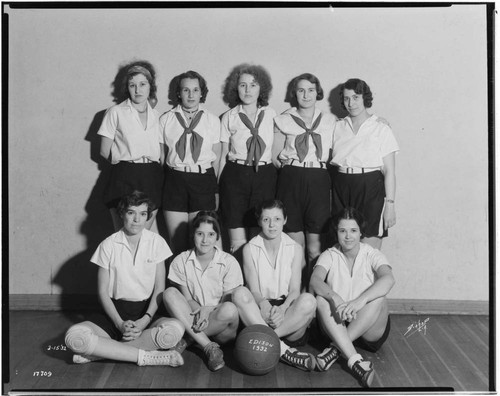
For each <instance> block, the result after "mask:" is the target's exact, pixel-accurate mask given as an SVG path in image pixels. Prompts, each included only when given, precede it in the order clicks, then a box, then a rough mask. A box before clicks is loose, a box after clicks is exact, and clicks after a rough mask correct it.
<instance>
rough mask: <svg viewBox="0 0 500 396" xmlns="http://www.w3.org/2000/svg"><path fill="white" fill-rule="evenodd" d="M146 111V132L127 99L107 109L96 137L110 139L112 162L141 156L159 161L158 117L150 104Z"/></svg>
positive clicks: (115, 162) (131, 159) (130, 159)
mask: <svg viewBox="0 0 500 396" xmlns="http://www.w3.org/2000/svg"><path fill="white" fill-rule="evenodd" d="M147 108H148V111H147V114H148V117H147V126H146V129H144V126H143V125H142V122H141V120H140V118H139V112H138V111H137V110H136V109H135V108H134V107H133V106H132V102H131V101H130V99H127V100H125V101H123V102H121V103H120V104H117V105H115V106H112V107H110V108H109V109H108V110H106V113H105V114H104V119H103V120H102V124H101V127H100V128H99V131H98V132H97V134H98V135H101V136H105V137H107V138H109V139H111V140H113V144H112V146H111V163H113V164H117V163H118V162H120V161H134V160H139V159H141V158H143V157H145V158H148V159H149V160H151V161H154V162H160V144H159V136H160V124H159V120H158V119H159V114H158V112H157V111H156V110H155V109H153V108H152V107H151V105H150V104H149V102H147Z"/></svg>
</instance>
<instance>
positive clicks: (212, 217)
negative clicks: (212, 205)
mask: <svg viewBox="0 0 500 396" xmlns="http://www.w3.org/2000/svg"><path fill="white" fill-rule="evenodd" d="M202 223H207V224H212V227H213V229H214V231H215V233H216V234H217V240H219V239H220V236H221V230H220V223H219V217H218V216H217V213H216V212H215V211H213V210H200V211H199V212H198V213H197V214H196V216H195V218H194V219H193V225H192V228H191V230H192V231H191V232H192V238H194V233H195V232H196V230H197V229H198V227H199V226H200V224H202Z"/></svg>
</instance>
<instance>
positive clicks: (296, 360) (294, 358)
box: [287, 352, 309, 367]
mask: <svg viewBox="0 0 500 396" xmlns="http://www.w3.org/2000/svg"><path fill="white" fill-rule="evenodd" d="M287 359H288V361H289V362H291V363H293V364H295V365H300V366H304V367H307V363H306V362H307V360H308V359H309V356H301V355H300V354H299V353H297V352H290V353H288V354H287Z"/></svg>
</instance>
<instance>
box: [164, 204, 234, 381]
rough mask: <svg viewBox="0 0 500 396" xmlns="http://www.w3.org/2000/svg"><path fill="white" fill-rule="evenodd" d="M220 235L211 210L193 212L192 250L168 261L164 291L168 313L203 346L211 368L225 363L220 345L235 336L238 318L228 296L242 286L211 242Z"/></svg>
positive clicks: (231, 261)
mask: <svg viewBox="0 0 500 396" xmlns="http://www.w3.org/2000/svg"><path fill="white" fill-rule="evenodd" d="M220 235H221V230H220V226H219V222H218V220H217V215H216V214H215V212H210V211H208V212H207V211H200V212H198V214H197V215H196V217H195V218H194V220H193V240H194V248H193V249H190V250H187V251H185V252H183V253H181V254H179V255H178V256H177V257H176V258H175V259H174V260H173V261H172V264H171V265H170V271H169V274H168V278H169V279H170V281H172V282H173V283H174V284H175V287H170V288H168V289H167V290H165V292H164V293H163V301H164V303H165V306H166V307H167V310H168V312H169V313H170V314H171V315H172V316H173V317H174V318H177V319H179V320H180V321H181V322H182V324H183V325H184V327H185V328H186V333H187V334H188V335H189V337H190V340H194V342H196V344H197V345H199V346H200V347H201V348H202V349H203V352H204V353H205V355H206V357H207V365H208V368H209V369H210V370H211V371H217V370H220V369H221V368H222V367H224V365H225V363H224V355H223V352H222V350H221V349H220V346H219V344H224V343H226V342H229V341H231V340H233V339H234V338H236V331H237V330H238V324H239V316H238V309H237V308H236V306H235V305H234V304H233V303H232V302H231V297H232V293H233V291H234V290H235V289H236V288H238V287H239V286H242V284H243V275H242V273H241V268H240V266H239V264H238V262H237V261H236V259H235V258H234V257H233V256H231V255H230V254H228V253H225V252H223V251H222V250H221V249H219V247H218V246H217V244H216V243H217V241H218V240H219V238H220ZM185 345H186V344H185Z"/></svg>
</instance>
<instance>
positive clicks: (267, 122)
mask: <svg viewBox="0 0 500 396" xmlns="http://www.w3.org/2000/svg"><path fill="white" fill-rule="evenodd" d="M262 111H265V114H264V119H263V120H262V123H261V124H260V127H259V136H260V137H261V138H262V139H263V140H264V143H265V144H266V149H265V150H264V153H263V154H262V157H261V158H260V160H261V161H265V162H268V163H270V162H271V159H272V153H271V150H272V147H273V139H274V135H273V133H274V124H273V119H274V117H276V112H275V111H274V110H273V109H272V108H270V107H267V106H264V107H260V108H258V109H257V114H256V115H255V120H250V121H251V122H252V124H253V125H255V122H256V120H257V118H258V116H259V114H260V112H262ZM240 112H241V113H244V112H243V110H242V107H241V105H238V106H236V107H234V108H232V109H231V110H228V111H226V112H225V113H224V114H223V115H222V121H221V134H220V140H221V142H224V143H229V153H228V155H227V158H228V159H229V160H230V161H235V160H243V161H245V160H246V159H247V155H248V149H247V140H248V139H249V138H250V137H252V133H251V132H250V130H249V129H248V128H247V127H246V126H245V124H243V121H241V119H240V116H239V115H238V113H240Z"/></svg>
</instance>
